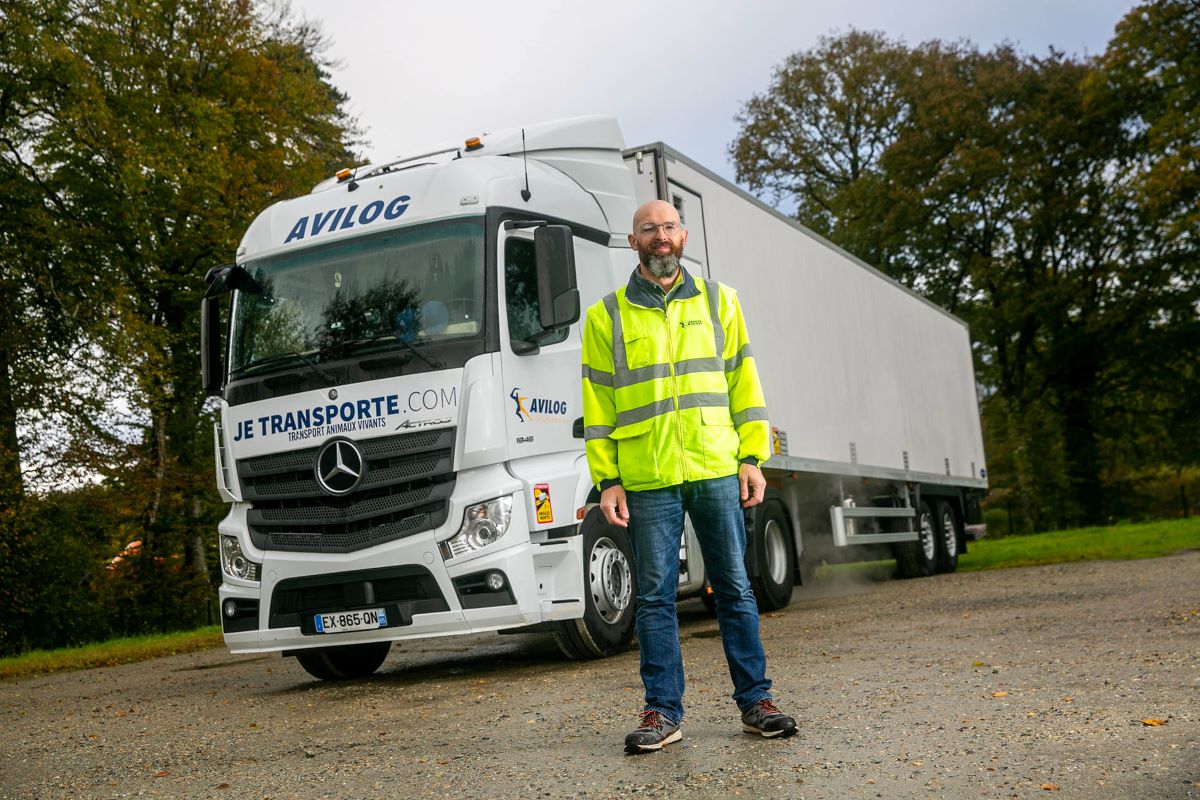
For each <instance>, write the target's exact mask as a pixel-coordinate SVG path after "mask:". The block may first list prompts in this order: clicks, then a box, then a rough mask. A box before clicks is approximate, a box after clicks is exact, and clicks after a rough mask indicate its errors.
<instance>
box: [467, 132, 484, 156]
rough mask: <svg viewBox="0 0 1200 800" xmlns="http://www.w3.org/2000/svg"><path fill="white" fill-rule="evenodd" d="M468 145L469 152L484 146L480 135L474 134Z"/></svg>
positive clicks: (468, 140)
mask: <svg viewBox="0 0 1200 800" xmlns="http://www.w3.org/2000/svg"><path fill="white" fill-rule="evenodd" d="M466 147H467V152H468V153H469V152H471V151H472V150H478V149H479V148H481V147H483V142H481V141H479V137H478V136H472V137H471V138H470V139H467V141H466Z"/></svg>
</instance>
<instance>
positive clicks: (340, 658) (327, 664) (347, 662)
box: [296, 642, 392, 681]
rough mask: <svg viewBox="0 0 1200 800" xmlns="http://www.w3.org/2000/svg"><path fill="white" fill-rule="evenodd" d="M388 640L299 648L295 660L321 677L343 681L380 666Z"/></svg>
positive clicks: (360, 676) (315, 676)
mask: <svg viewBox="0 0 1200 800" xmlns="http://www.w3.org/2000/svg"><path fill="white" fill-rule="evenodd" d="M391 646H392V643H391V642H371V643H369V644H348V645H342V646H340V647H319V648H317V649H315V650H301V651H300V652H299V653H297V654H296V660H297V661H299V662H300V666H302V667H304V671H305V672H307V673H308V674H309V675H312V676H313V677H314V678H319V679H320V680H323V681H346V680H352V679H354V678H365V677H367V676H368V675H371V674H372V673H374V672H375V670H377V669H379V665H380V664H382V663H383V661H384V659H386V658H387V654H388V650H389V649H391Z"/></svg>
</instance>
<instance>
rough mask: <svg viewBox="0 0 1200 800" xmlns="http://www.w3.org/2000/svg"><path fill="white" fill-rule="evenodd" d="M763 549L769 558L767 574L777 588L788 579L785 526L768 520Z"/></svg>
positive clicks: (764, 531)
mask: <svg viewBox="0 0 1200 800" xmlns="http://www.w3.org/2000/svg"><path fill="white" fill-rule="evenodd" d="M763 545H764V547H763V549H764V550H765V555H766V557H767V573H768V574H769V575H770V576H771V582H772V583H774V584H775V585H776V586H778V585H779V584H781V583H783V581H784V578H786V577H787V543H786V542H785V541H784V539H783V526H782V525H780V524H779V523H778V522H776V521H775V520H773V519H772V520H767V524H766V526H765V527H764V528H763Z"/></svg>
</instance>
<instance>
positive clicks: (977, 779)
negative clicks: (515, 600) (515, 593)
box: [0, 552, 1200, 800]
mask: <svg viewBox="0 0 1200 800" xmlns="http://www.w3.org/2000/svg"><path fill="white" fill-rule="evenodd" d="M681 617H682V619H683V636H684V639H685V640H684V657H685V661H686V665H687V671H688V678H689V689H688V694H687V698H686V701H687V703H688V709H689V710H688V718H687V719H686V721H685V723H684V727H683V732H684V739H683V741H681V742H679V743H678V744H674V745H671V746H670V747H669V748H668V749H667V750H665V751H663V752H661V753H655V754H649V755H643V756H635V757H627V756H624V755H623V754H622V750H621V745H622V740H623V738H624V736H625V734H626V733H627V732H628V730H629V729H631V728H632V727H633V726H634V723H635V722H636V712H637V710H638V709H639V708H640V700H641V690H640V684H639V682H638V678H637V654H636V653H635V652H631V653H627V654H624V655H622V656H619V657H616V658H612V659H608V660H606V661H598V662H583V663H575V662H568V661H565V660H563V659H561V658H560V657H559V656H558V655H557V651H556V650H555V649H554V647H553V644H552V643H550V641H549V640H548V639H547V638H545V637H541V636H497V635H494V634H488V635H481V636H472V637H459V638H450V639H437V640H427V641H425V642H421V643H410V644H404V645H399V646H396V647H394V648H393V650H392V653H391V655H390V657H389V658H388V661H387V662H386V663H385V664H384V666H383V668H382V670H381V671H380V672H379V673H378V674H377V675H376V676H375V677H374V678H372V679H370V680H364V681H356V682H351V683H342V684H331V683H320V682H317V681H314V680H312V679H310V678H309V677H308V675H307V674H306V673H305V672H303V671H302V670H301V669H300V667H299V666H298V665H297V664H296V663H295V661H294V659H282V658H280V657H279V656H277V655H270V656H231V655H230V654H229V653H228V652H226V651H224V650H212V651H207V652H202V653H195V654H189V655H180V656H173V657H170V658H163V659H159V660H156V661H151V662H146V663H142V664H134V665H127V666H120V667H113V668H106V669H96V670H90V671H86V672H75V673H68V674H60V675H52V676H46V677H40V678H33V679H27V680H23V681H18V682H8V683H4V684H0V718H2V721H3V731H2V733H0V797H3V798H58V797H71V798H108V797H141V796H145V797H158V798H201V797H203V798H239V799H240V798H338V799H339V800H341V799H342V798H371V799H372V800H374V799H375V798H426V797H453V798H510V797H512V798H516V797H520V798H538V797H551V798H554V797H587V798H609V797H621V798H624V797H631V796H641V797H664V798H666V797H688V798H689V800H690V799H691V798H707V797H713V798H726V797H736V796H742V797H748V798H759V797H767V796H772V797H787V798H839V799H842V798H860V797H861V798H875V797H883V798H938V797H946V798H1033V797H1045V798H1139V800H1140V799H1141V798H1200V552H1187V553H1182V554H1180V555H1177V556H1173V557H1170V558H1163V559H1154V560H1147V561H1129V562H1090V563H1077V564H1069V565H1064V566H1053V567H1035V568H1026V569H1014V570H1002V571H995V572H985V573H967V574H955V575H942V576H938V577H935V578H927V579H921V580H916V581H888V582H884V583H872V584H860V585H851V584H817V585H815V586H813V587H811V588H806V589H801V590H798V591H797V593H796V595H795V598H794V600H793V602H792V605H791V606H790V607H789V608H788V609H787V610H785V611H783V612H780V613H773V614H768V615H766V616H765V617H764V618H763V620H762V623H763V624H762V627H763V637H764V641H765V643H766V647H767V654H768V667H769V669H770V672H771V674H772V677H773V678H774V679H775V683H776V699H777V701H778V702H779V704H780V705H781V706H783V707H784V708H785V709H786V710H788V711H789V712H791V713H793V714H795V715H796V717H797V719H798V720H799V721H800V733H799V735H797V736H795V737H793V738H791V739H787V740H776V741H767V740H763V739H759V738H757V737H751V736H747V735H745V734H743V733H741V730H740V725H739V723H738V719H737V714H736V709H735V708H734V707H733V705H732V702H731V701H730V700H729V698H728V692H729V684H728V677H727V675H726V673H725V667H724V661H723V659H722V656H721V646H720V641H719V639H718V638H717V629H716V623H715V620H711V619H709V618H708V617H707V615H706V614H705V613H704V611H703V609H702V607H701V606H700V604H699V603H698V602H695V601H691V602H689V603H685V604H683V605H682V606H681ZM1142 720H1162V721H1163V723H1162V724H1160V725H1147V724H1143V722H1142Z"/></svg>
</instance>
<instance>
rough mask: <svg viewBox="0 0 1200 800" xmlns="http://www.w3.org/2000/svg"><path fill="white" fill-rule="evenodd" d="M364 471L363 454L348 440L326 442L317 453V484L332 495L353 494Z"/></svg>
mask: <svg viewBox="0 0 1200 800" xmlns="http://www.w3.org/2000/svg"><path fill="white" fill-rule="evenodd" d="M363 471H364V470H363V456H362V452H361V451H360V450H359V449H358V447H357V445H355V444H354V442H351V441H349V440H348V439H334V440H333V441H331V442H326V443H325V444H324V445H323V446H322V447H321V449H320V450H318V451H317V464H316V473H317V483H319V484H320V485H321V488H322V489H324V490H325V491H327V492H329V493H330V494H347V493H349V492H353V491H354V490H355V489H356V488H358V483H359V481H361V480H362V476H363Z"/></svg>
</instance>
